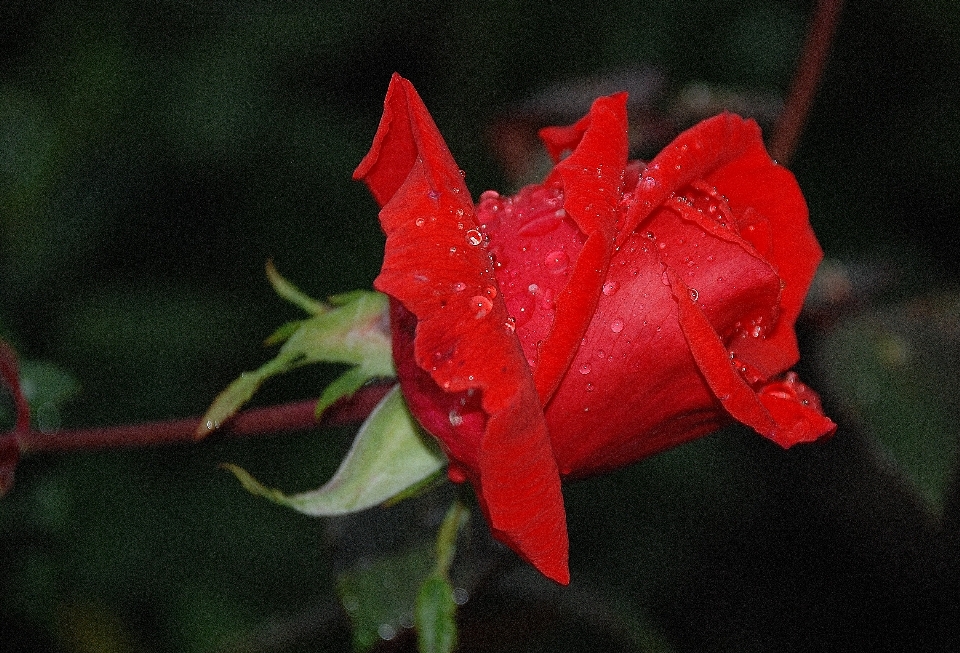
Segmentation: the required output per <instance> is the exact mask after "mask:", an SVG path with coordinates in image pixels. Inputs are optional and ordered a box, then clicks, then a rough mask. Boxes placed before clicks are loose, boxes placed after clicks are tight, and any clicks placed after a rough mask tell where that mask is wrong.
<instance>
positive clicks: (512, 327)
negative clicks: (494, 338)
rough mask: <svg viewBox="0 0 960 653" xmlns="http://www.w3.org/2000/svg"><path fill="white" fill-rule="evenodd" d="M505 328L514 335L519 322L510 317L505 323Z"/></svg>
mask: <svg viewBox="0 0 960 653" xmlns="http://www.w3.org/2000/svg"><path fill="white" fill-rule="evenodd" d="M503 326H504V328H506V330H507V331H509V332H510V333H513V332H514V331H516V330H517V320H516V318H512V317H508V318H507V321H506V322H504V323H503Z"/></svg>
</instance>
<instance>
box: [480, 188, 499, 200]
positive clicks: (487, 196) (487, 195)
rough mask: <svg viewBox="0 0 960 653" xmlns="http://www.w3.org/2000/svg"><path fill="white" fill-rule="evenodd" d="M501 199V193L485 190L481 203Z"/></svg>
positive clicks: (481, 194) (481, 196)
mask: <svg viewBox="0 0 960 653" xmlns="http://www.w3.org/2000/svg"><path fill="white" fill-rule="evenodd" d="M498 199H500V193H498V192H497V191H495V190H485V191H483V192H482V193H480V201H481V202H482V201H484V200H498Z"/></svg>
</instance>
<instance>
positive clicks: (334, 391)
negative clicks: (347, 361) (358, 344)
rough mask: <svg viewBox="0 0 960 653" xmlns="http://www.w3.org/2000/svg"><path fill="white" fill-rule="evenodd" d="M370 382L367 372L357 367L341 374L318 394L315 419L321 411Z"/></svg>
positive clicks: (321, 413)
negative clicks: (318, 399)
mask: <svg viewBox="0 0 960 653" xmlns="http://www.w3.org/2000/svg"><path fill="white" fill-rule="evenodd" d="M369 380H370V376H368V374H367V371H366V370H364V369H363V368H362V367H360V366H359V365H358V366H357V367H351V368H350V369H349V370H347V371H346V372H344V373H343V374H341V375H340V376H338V377H337V378H336V380H335V381H334V382H333V383H331V384H330V385H328V386H327V387H326V388H324V389H323V392H322V393H321V394H320V401H318V402H317V410H316V414H317V418H319V417H320V416H321V415H323V411H325V410H326V409H327V408H329V407H330V406H332V405H333V404H334V403H335V402H336V401H337V400H338V399H341V398H343V397H350V396H352V395H353V393H354V392H356V391H357V390H359V389H360V388H361V387H362V386H363V384H364V383H366V382H367V381H369Z"/></svg>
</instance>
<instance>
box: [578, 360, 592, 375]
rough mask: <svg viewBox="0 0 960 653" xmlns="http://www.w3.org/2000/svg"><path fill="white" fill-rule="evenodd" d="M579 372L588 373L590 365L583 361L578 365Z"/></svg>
mask: <svg viewBox="0 0 960 653" xmlns="http://www.w3.org/2000/svg"><path fill="white" fill-rule="evenodd" d="M580 374H590V365H589V363H584V364H583V365H581V366H580Z"/></svg>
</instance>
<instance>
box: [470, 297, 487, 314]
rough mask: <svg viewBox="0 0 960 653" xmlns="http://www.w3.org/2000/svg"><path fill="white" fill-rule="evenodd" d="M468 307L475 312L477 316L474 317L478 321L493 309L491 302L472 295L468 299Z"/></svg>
mask: <svg viewBox="0 0 960 653" xmlns="http://www.w3.org/2000/svg"><path fill="white" fill-rule="evenodd" d="M470 306H471V307H472V308H474V309H475V310H476V311H477V314H476V315H475V316H474V317H476V318H477V319H478V320H479V319H480V318H482V317H486V316H487V314H488V313H489V312H490V310H491V309H492V308H493V302H492V301H490V300H489V299H488V298H486V297H482V296H480V295H474V296H473V297H471V298H470Z"/></svg>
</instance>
